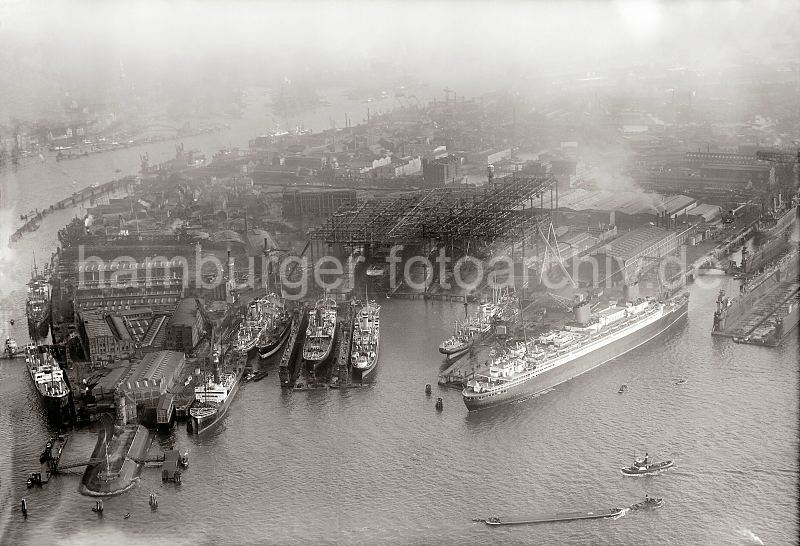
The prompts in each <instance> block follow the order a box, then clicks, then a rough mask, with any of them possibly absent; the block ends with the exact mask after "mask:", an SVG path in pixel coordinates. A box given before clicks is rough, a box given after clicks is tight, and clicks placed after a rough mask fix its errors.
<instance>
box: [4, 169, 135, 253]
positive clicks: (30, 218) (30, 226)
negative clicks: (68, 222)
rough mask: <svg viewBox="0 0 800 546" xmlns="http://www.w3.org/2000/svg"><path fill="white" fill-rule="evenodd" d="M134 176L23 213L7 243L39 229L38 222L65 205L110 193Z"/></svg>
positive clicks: (72, 204) (73, 204)
mask: <svg viewBox="0 0 800 546" xmlns="http://www.w3.org/2000/svg"><path fill="white" fill-rule="evenodd" d="M136 180H137V179H136V177H135V176H127V177H125V178H121V179H114V180H110V181H108V182H105V183H103V184H99V185H92V186H88V187H86V188H83V189H82V190H79V191H77V192H75V193H73V194H72V195H71V196H69V197H65V198H64V199H61V200H60V201H57V202H55V203H54V204H52V205H50V207H49V208H46V209H42V210H37V211H35V212H34V213H33V214H31V215H23V216H22V218H23V219H24V220H25V223H24V224H22V225H21V226H20V227H19V228H17V229H16V230H15V231H14V233H12V234H11V236H10V237H9V243H15V242H17V241H18V240H19V239H21V238H22V236H23V235H24V234H25V233H29V232H32V231H36V230H37V229H39V222H40V221H41V220H42V219H43V218H44V217H45V216H47V215H49V214H51V213H53V212H55V211H57V210H63V209H65V208H67V207H74V206H76V205H79V204H81V203H82V202H84V201H86V200H91V199H96V198H98V197H100V196H102V195H106V194H108V193H112V192H114V191H116V190H119V189H123V188H128V187H130V186H131V185H132V184H135V183H136Z"/></svg>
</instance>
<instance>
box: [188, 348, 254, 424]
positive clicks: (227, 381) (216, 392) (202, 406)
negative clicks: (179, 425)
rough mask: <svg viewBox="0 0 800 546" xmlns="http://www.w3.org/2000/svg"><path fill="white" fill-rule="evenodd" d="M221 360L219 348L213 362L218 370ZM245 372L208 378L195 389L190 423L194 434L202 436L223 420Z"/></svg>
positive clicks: (239, 370) (241, 369) (190, 409)
mask: <svg viewBox="0 0 800 546" xmlns="http://www.w3.org/2000/svg"><path fill="white" fill-rule="evenodd" d="M220 358H221V357H220V352H219V348H215V349H214V352H213V353H212V362H213V365H214V367H215V368H216V369H219V367H220ZM243 370H244V368H240V369H238V370H237V371H235V372H233V373H222V374H219V377H218V378H216V379H215V378H214V377H207V378H206V380H205V381H204V382H203V384H202V385H199V386H197V387H195V388H194V397H195V400H194V403H193V404H192V407H191V408H189V423H188V426H189V428H190V430H191V432H192V433H193V434H200V433H201V432H203V431H205V430H207V429H208V428H209V427H211V426H212V425H213V424H214V423H216V422H217V421H219V420H220V419H222V417H223V416H224V415H225V412H227V411H228V407H229V406H230V404H231V402H232V401H233V397H234V396H236V391H237V390H238V389H239V382H240V381H241V379H242V371H243Z"/></svg>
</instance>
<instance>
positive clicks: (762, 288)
mask: <svg viewBox="0 0 800 546" xmlns="http://www.w3.org/2000/svg"><path fill="white" fill-rule="evenodd" d="M799 260H800V254H799V253H798V249H797V247H796V246H795V248H793V249H791V250H790V251H789V252H787V253H785V254H784V255H783V256H782V257H779V258H778V259H777V260H775V261H774V262H773V263H772V264H771V265H769V266H767V267H766V268H765V270H764V271H763V272H761V273H760V274H759V275H756V276H754V277H752V278H750V279H748V280H747V281H745V282H744V283H743V284H742V285H741V287H740V289H739V294H738V296H736V297H734V298H729V297H727V295H726V293H725V291H724V290H720V293H719V296H718V297H717V309H716V311H715V312H714V323H713V326H712V329H711V333H712V334H714V335H718V336H727V337H731V338H733V340H734V341H736V342H739V343H749V344H756V345H767V346H775V345H778V344H779V343H780V342H781V341H782V340H783V339H784V338H785V337H786V335H787V334H788V333H789V332H791V331H792V330H793V329H794V327H795V326H797V323H798V319H800V282H798V278H797V274H798V265H799V264H798V261H799Z"/></svg>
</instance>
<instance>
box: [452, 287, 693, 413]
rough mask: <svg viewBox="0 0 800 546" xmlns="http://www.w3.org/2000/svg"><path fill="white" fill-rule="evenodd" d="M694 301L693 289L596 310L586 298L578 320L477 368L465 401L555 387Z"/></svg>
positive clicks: (654, 332) (647, 336)
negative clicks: (690, 293) (481, 368)
mask: <svg viewBox="0 0 800 546" xmlns="http://www.w3.org/2000/svg"><path fill="white" fill-rule="evenodd" d="M609 303H611V302H609ZM688 304H689V295H688V294H681V295H679V296H675V297H665V298H663V299H661V300H656V299H653V298H647V299H641V298H639V299H638V300H637V301H634V302H628V303H627V304H626V305H616V302H614V303H613V304H611V305H609V306H608V307H607V308H605V309H603V310H601V311H598V312H595V313H594V314H591V311H590V305H589V302H588V301H583V302H580V303H578V305H576V306H575V323H574V325H567V326H565V327H564V328H563V329H561V330H558V331H554V332H551V333H550V335H548V336H540V337H539V338H538V339H529V340H525V341H520V342H517V344H516V345H515V346H513V347H511V348H510V349H507V350H505V351H502V352H500V353H499V354H498V355H497V356H495V357H494V358H493V359H492V360H491V361H489V363H488V367H487V368H485V369H483V370H479V371H478V372H476V373H475V375H474V377H473V378H472V379H470V380H469V381H468V382H467V386H466V388H464V390H463V391H462V398H463V400H464V404H465V405H466V406H467V409H469V410H470V411H472V410H477V409H483V408H488V407H492V406H498V405H501V404H506V403H509V402H513V401H515V400H519V399H522V398H527V397H529V396H532V395H534V394H538V393H540V392H543V391H546V390H549V389H552V388H554V387H555V386H556V385H559V384H561V383H563V382H565V381H568V380H570V379H572V378H574V377H577V376H579V375H581V374H583V373H585V372H588V371H590V370H592V369H594V368H596V367H597V366H600V365H601V364H604V363H605V362H608V361H609V360H612V359H614V358H616V357H618V356H620V355H623V354H625V353H627V352H628V351H630V350H632V349H635V348H636V347H638V346H640V345H642V344H644V343H647V342H648V341H650V340H651V339H653V338H655V337H657V336H658V335H660V334H662V333H663V332H665V331H666V330H667V329H668V328H669V327H670V326H672V325H673V324H675V323H676V322H677V321H678V320H680V319H682V318H683V317H685V316H686V314H687V309H688Z"/></svg>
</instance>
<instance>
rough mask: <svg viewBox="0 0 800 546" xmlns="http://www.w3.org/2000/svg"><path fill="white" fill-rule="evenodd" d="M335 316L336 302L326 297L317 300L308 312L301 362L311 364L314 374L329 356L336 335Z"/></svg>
mask: <svg viewBox="0 0 800 546" xmlns="http://www.w3.org/2000/svg"><path fill="white" fill-rule="evenodd" d="M336 315H337V306H336V301H334V300H333V299H331V298H327V297H326V298H322V299H320V300H317V303H316V304H315V305H314V307H313V309H309V310H308V326H306V337H305V341H304V343H303V360H305V361H306V362H308V363H309V364H311V366H313V369H314V371H315V372H316V371H317V370H318V369H319V368H320V366H321V365H322V363H323V362H325V360H327V358H328V356H330V354H331V349H332V348H333V338H334V336H335V334H336Z"/></svg>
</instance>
